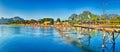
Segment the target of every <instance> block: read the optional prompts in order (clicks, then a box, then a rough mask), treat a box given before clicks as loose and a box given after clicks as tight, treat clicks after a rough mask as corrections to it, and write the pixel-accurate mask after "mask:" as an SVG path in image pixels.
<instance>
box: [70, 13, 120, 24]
mask: <svg viewBox="0 0 120 52" xmlns="http://www.w3.org/2000/svg"><path fill="white" fill-rule="evenodd" d="M102 17H105V18H106V19H108V20H109V19H111V18H116V17H120V15H117V14H104V15H101V16H99V15H96V14H93V13H91V12H90V11H83V12H82V13H81V14H79V15H77V14H72V15H71V16H70V17H69V18H68V20H70V21H73V22H74V21H80V20H82V21H89V20H92V21H96V20H98V19H101V18H102Z"/></svg>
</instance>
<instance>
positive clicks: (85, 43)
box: [0, 26, 120, 52]
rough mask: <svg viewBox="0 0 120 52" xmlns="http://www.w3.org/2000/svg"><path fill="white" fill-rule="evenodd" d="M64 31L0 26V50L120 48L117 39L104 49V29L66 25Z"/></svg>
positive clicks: (112, 50) (103, 51)
mask: <svg viewBox="0 0 120 52" xmlns="http://www.w3.org/2000/svg"><path fill="white" fill-rule="evenodd" d="M62 30H63V29H62ZM62 30H58V29H54V28H53V27H28V26H25V27H21V26H0V35H1V37H0V45H1V46H0V51H1V50H2V51H4V52H5V50H6V51H9V50H12V52H14V50H15V51H16V52H17V51H18V50H19V49H20V48H23V49H21V50H24V49H25V50H26V49H31V50H30V51H32V52H33V51H35V50H37V52H39V51H41V49H43V48H44V49H47V50H49V51H51V50H52V51H53V52H55V51H54V50H56V52H58V51H57V50H63V51H60V52H80V51H81V52H84V51H85V52H118V51H120V50H119V46H116V45H120V44H119V43H120V41H119V40H120V38H117V39H116V43H110V44H106V45H105V47H104V48H102V47H101V45H102V39H101V38H102V35H103V32H102V31H97V30H90V29H82V30H80V29H78V28H75V29H72V30H70V29H69V28H67V29H65V28H64V30H63V31H62ZM3 36H6V37H3ZM115 36H117V35H115ZM1 40H2V41H1ZM5 43H6V44H5ZM23 45H24V46H23ZM17 48H19V49H17ZM26 51H28V50H26ZM30 51H28V52H30ZM19 52H24V51H19ZM47 52H48V51H47Z"/></svg>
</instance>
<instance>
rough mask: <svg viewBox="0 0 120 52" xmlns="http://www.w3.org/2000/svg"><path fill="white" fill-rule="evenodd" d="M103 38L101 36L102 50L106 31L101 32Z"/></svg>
mask: <svg viewBox="0 0 120 52" xmlns="http://www.w3.org/2000/svg"><path fill="white" fill-rule="evenodd" d="M103 33H104V34H103V36H102V48H103V49H104V47H105V45H104V43H105V35H106V31H103Z"/></svg>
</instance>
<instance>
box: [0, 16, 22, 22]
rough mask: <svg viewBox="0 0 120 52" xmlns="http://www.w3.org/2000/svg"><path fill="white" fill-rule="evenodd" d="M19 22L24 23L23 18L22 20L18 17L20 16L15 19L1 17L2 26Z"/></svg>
mask: <svg viewBox="0 0 120 52" xmlns="http://www.w3.org/2000/svg"><path fill="white" fill-rule="evenodd" d="M17 20H19V21H24V19H23V18H20V17H18V16H15V17H13V18H4V17H1V19H0V24H8V23H10V22H13V21H17Z"/></svg>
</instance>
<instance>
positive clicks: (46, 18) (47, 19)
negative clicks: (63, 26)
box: [39, 18, 54, 24]
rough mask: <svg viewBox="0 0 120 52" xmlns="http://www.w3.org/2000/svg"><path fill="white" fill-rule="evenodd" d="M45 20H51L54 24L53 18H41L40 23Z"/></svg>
mask: <svg viewBox="0 0 120 52" xmlns="http://www.w3.org/2000/svg"><path fill="white" fill-rule="evenodd" d="M45 21H50V24H54V19H53V18H43V19H40V20H39V22H40V23H44V22H45Z"/></svg>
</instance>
